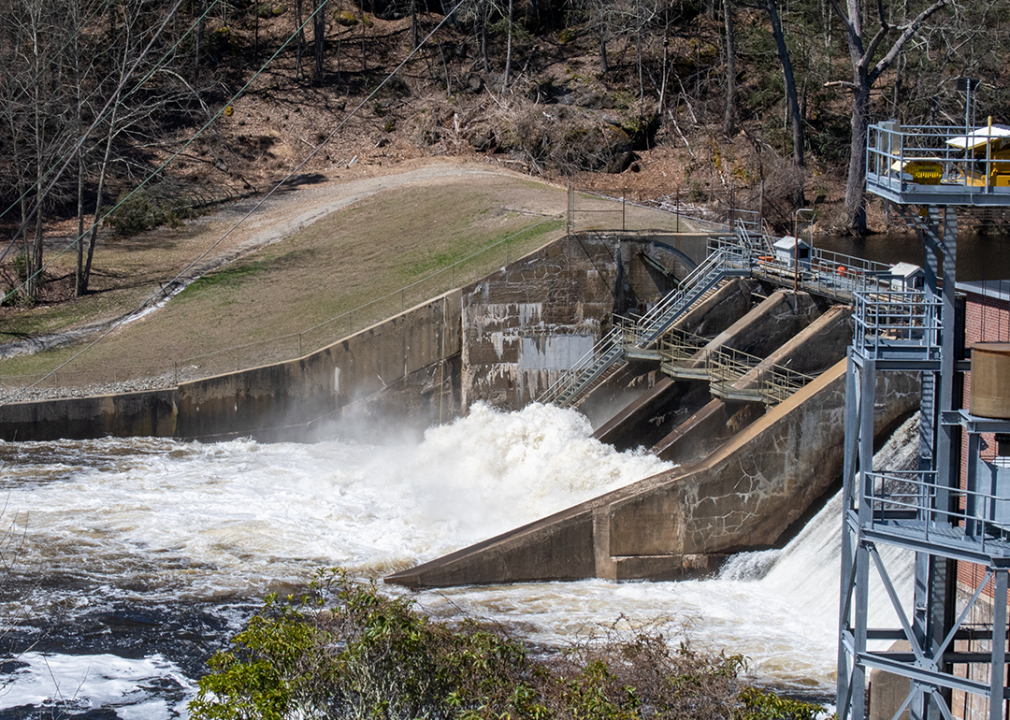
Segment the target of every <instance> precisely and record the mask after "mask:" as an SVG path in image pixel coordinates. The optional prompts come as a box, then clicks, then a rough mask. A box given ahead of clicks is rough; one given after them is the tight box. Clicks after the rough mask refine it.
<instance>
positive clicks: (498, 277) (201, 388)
mask: <svg viewBox="0 0 1010 720" xmlns="http://www.w3.org/2000/svg"><path fill="white" fill-rule="evenodd" d="M622 242H624V243H631V244H639V245H643V246H648V247H652V244H654V243H655V242H663V243H665V244H667V245H669V246H670V247H676V248H678V252H683V254H684V256H685V257H690V258H692V259H693V260H694V261H695V262H697V261H698V260H700V259H701V258H702V257H704V250H705V236H704V235H683V236H680V237H679V238H678V237H676V236H670V235H656V236H652V235H644V236H643V235H638V234H633V233H608V234H601V233H586V234H581V235H573V236H569V237H565V238H562V239H560V240H558V241H555V242H553V243H550V244H549V245H546V246H544V247H543V248H541V249H540V250H537V251H535V252H534V253H532V254H530V255H528V256H526V257H523V258H520V259H519V260H517V261H516V262H514V263H511V264H510V265H508V266H507V267H505V268H503V269H502V270H501V271H499V272H496V273H494V274H492V275H490V276H488V277H487V278H485V279H483V280H481V281H480V282H477V283H474V284H473V285H470V286H468V287H466V288H463V289H462V290H454V291H452V292H449V293H447V294H445V295H443V296H440V297H438V298H435V299H433V300H430V301H428V302H426V303H423V304H421V305H418V306H416V307H414V308H412V309H410V310H408V311H406V312H404V313H402V314H400V315H397V316H396V317H394V318H392V319H390V320H388V321H386V322H383V323H379V324H378V325H375V326H373V327H370V328H366V329H365V330H362V331H361V332H358V333H356V334H354V335H352V336H350V337H348V338H346V339H344V340H341V341H340V342H337V343H334V344H333V345H330V346H329V347H326V348H324V349H322V350H320V351H318V352H315V353H312V354H311V355H307V356H305V357H302V358H299V359H297V360H290V361H288V362H283V363H277V364H275V365H267V366H263V367H258V368H252V369H249V370H243V371H240V372H235V373H228V374H225V375H219V376H215V377H210V378H204V379H201V380H196V381H193V382H187V383H182V384H180V385H179V387H178V388H173V389H168V390H161V391H156V392H144V393H131V394H123V395H115V396H106V397H89V398H70V399H65V400H51V401H41V402H31V403H11V404H7V405H3V406H0V439H3V440H8V441H12V440H53V439H58V438H79V439H83V438H98V437H105V436H109V435H111V436H118V437H130V436H160V437H176V438H180V439H202V440H215V439H222V438H228V437H236V436H243V435H250V436H255V437H257V438H259V439H261V440H306V439H312V437H314V436H315V435H316V434H317V433H319V432H326V429H327V428H328V427H329V423H330V422H339V421H342V420H348V419H353V421H354V423H358V424H360V423H361V422H363V421H366V420H369V419H378V418H380V417H386V418H388V417H395V418H397V419H398V420H399V421H401V422H405V423H408V424H411V425H413V426H418V427H427V426H430V425H432V424H435V423H438V422H443V421H446V420H450V419H452V418H453V417H455V416H456V415H458V414H459V413H460V412H461V411H465V408H466V407H467V405H468V404H469V403H472V402H474V401H475V400H487V401H490V402H493V403H495V404H497V405H500V406H504V407H512V408H516V407H520V406H521V405H522V404H524V403H526V402H528V401H529V400H531V399H532V398H533V397H535V396H536V394H537V393H538V392H539V391H540V390H541V389H543V387H544V386H545V385H544V384H545V383H548V382H551V381H552V380H553V378H555V377H556V376H557V373H558V372H559V371H560V369H561V368H562V367H563V366H564V367H567V365H565V363H567V362H569V361H570V360H574V359H577V358H578V357H581V355H582V354H583V353H584V352H585V351H586V350H588V349H589V348H591V347H592V345H593V344H594V343H595V341H596V340H597V339H598V338H599V334H600V329H601V327H603V326H605V325H606V324H607V323H609V321H610V317H611V313H612V312H613V309H614V307H615V302H616V297H617V295H618V294H620V293H621V292H625V291H626V292H627V293H629V294H630V295H633V296H634V297H636V298H643V299H654V298H655V294H656V293H657V292H658V290H657V288H656V286H655V284H654V283H653V280H652V279H651V278H650V277H649V276H648V275H647V274H636V277H637V279H635V278H630V277H627V278H623V277H622V269H621V265H620V260H619V258H620V254H621V253H620V249H619V248H620V244H621V243H622ZM621 288H624V290H622V289H621ZM464 317H465V321H464ZM464 348H466V350H465V354H464ZM573 355H574V357H573ZM345 429H346V426H345Z"/></svg>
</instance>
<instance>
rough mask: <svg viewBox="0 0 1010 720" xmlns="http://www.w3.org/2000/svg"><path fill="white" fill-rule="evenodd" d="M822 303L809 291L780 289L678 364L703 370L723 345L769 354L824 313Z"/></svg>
mask: <svg viewBox="0 0 1010 720" xmlns="http://www.w3.org/2000/svg"><path fill="white" fill-rule="evenodd" d="M821 306H822V304H821V303H820V302H819V301H817V300H815V299H814V298H813V297H811V296H810V295H808V294H807V293H802V292H801V293H796V294H793V293H791V292H787V291H785V290H777V291H775V292H774V293H772V294H771V295H769V296H768V297H767V298H766V299H765V300H762V301H761V302H760V303H758V305H757V306H756V307H754V308H753V309H752V310H751V311H750V312H748V313H747V314H746V315H744V316H743V317H742V318H740V319H739V320H737V321H736V322H734V323H733V324H732V325H730V326H729V327H728V328H726V329H725V330H723V331H722V332H721V333H719V334H718V335H716V336H715V337H714V338H712V340H711V341H710V342H709V343H708V344H707V345H706V346H705V347H703V348H702V349H701V350H699V351H698V352H697V353H696V354H695V355H694V356H693V357H691V358H690V359H689V360H685V361H684V362H682V363H679V364H678V366H679V368H681V369H683V370H688V371H689V370H699V369H702V368H704V367H705V364H706V362H707V361H708V357H709V356H710V355H711V354H712V353H714V352H716V351H717V350H720V349H722V348H728V349H731V350H740V351H742V352H745V353H747V354H748V355H753V356H755V357H759V358H764V357H767V356H768V355H770V354H771V353H772V352H773V351H775V350H777V349H778V348H779V346H781V345H782V344H783V343H785V342H786V341H787V339H788V338H791V337H793V336H795V335H796V334H797V333H799V332H801V331H802V330H803V328H805V327H806V326H807V325H809V324H810V323H811V322H813V321H814V320H815V319H816V318H817V317H818V316H819V315H820V314H821Z"/></svg>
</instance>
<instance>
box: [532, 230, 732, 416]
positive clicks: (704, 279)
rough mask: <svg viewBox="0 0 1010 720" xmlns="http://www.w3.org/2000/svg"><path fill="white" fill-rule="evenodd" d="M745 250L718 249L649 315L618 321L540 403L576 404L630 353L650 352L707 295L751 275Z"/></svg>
mask: <svg viewBox="0 0 1010 720" xmlns="http://www.w3.org/2000/svg"><path fill="white" fill-rule="evenodd" d="M741 251H742V252H734V251H733V249H732V248H730V247H723V248H720V249H718V250H716V252H714V253H712V254H711V255H709V256H708V257H707V258H706V259H705V261H704V262H703V263H701V264H700V265H699V266H698V267H697V268H695V269H694V271H693V272H692V273H691V274H690V275H688V276H687V277H686V278H684V280H683V282H681V284H680V286H679V287H678V288H677V289H676V290H674V291H673V292H671V293H670V294H668V295H667V296H666V297H665V298H664V299H663V300H662V301H661V302H660V303H659V304H657V305H656V306H655V307H653V308H652V309H651V310H650V311H649V312H648V313H646V314H645V315H643V316H642V317H640V318H638V319H637V320H634V321H629V320H628V319H626V318H617V323H616V327H615V328H614V329H613V330H611V331H610V332H609V333H608V334H607V335H605V336H604V337H603V338H602V339H601V340H600V341H599V342H598V343H597V344H596V345H595V346H594V347H593V349H592V350H591V351H590V352H588V353H586V354H585V355H584V356H583V357H582V358H580V359H579V361H578V362H577V363H576V364H575V365H574V367H572V368H571V369H570V370H568V371H566V372H565V373H564V374H562V375H561V377H560V378H558V380H557V382H555V383H554V384H553V385H551V386H550V387H549V388H547V390H546V391H544V393H543V394H542V395H541V396H540V398H539V400H540V402H543V403H553V404H555V405H559V406H561V407H569V406H571V405H573V404H574V403H575V401H576V400H577V399H578V398H579V397H580V396H581V395H582V393H584V392H585V391H586V390H587V389H589V388H590V387H591V386H592V385H593V384H594V383H595V382H596V381H597V380H598V379H599V378H600V377H602V376H603V375H604V373H606V372H607V370H608V369H610V368H611V367H612V366H613V365H614V364H615V363H617V362H618V361H620V360H622V359H624V357H625V355H626V354H627V355H628V356H634V355H635V351H636V350H646V349H648V348H649V347H650V346H651V345H653V344H655V342H656V341H657V340H658V339H659V338H660V337H661V336H662V334H663V332H664V331H665V330H666V329H667V328H669V327H670V325H672V324H673V323H674V321H675V320H676V319H677V318H678V317H680V316H681V315H683V314H684V312H686V311H687V310H688V309H689V308H690V307H691V306H692V305H694V304H695V303H696V302H698V301H699V300H700V299H702V298H703V297H704V296H705V295H706V294H707V293H709V292H713V291H714V290H715V289H716V287H717V286H718V285H719V283H721V282H722V281H723V280H725V279H726V278H729V277H746V276H747V275H749V274H750V270H749V265H748V262H747V261H746V255H747V252H746V250H743V249H742V248H741ZM741 260H742V262H741ZM657 357H658V355H657Z"/></svg>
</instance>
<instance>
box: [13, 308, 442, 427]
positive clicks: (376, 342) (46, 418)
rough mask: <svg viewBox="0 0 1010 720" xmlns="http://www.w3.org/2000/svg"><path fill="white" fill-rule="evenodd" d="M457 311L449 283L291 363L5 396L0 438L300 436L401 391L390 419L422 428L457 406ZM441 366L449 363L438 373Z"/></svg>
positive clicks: (366, 412)
mask: <svg viewBox="0 0 1010 720" xmlns="http://www.w3.org/2000/svg"><path fill="white" fill-rule="evenodd" d="M459 311H460V292H459V291H458V290H455V291H453V292H450V293H447V294H446V295H443V296H441V297H439V298H436V299H434V300H431V301H429V302H426V303H424V304H422V305H418V306H417V307H414V308H412V309H410V310H408V311H406V312H404V313H402V314H400V315H398V316H396V317H394V318H392V319H390V320H388V321H386V322H383V323H380V324H378V325H374V326H372V327H369V328H366V329H364V330H362V331H361V332H359V333H356V334H354V335H352V336H350V337H348V338H346V339H344V340H341V341H340V342H338V343H335V344H333V345H330V346H329V347H326V348H324V349H322V350H320V351H318V352H315V353H312V354H311V355H307V356H305V357H303V358H299V359H297V360H290V361H288V362H284V363H278V364H275V365H267V366H263V367H258V368H252V369H249V370H243V371H240V372H235V373H228V374H227V375H218V376H215V377H210V378H204V379H202V380H196V381H193V382H187V383H181V384H180V385H179V387H178V388H173V389H169V390H159V391H154V392H145V393H130V394H123V395H108V396H101V397H89V398H68V399H65V400H49V401H43V402H32V403H11V404H8V405H4V406H2V407H0V438H2V439H4V440H8V441H13V440H54V439H58V438H75V439H86V438H99V437H105V436H114V437H132V436H157V437H176V438H180V439H187V440H188V439H200V440H215V439H222V438H228V437H238V436H243V435H250V436H255V437H257V438H260V439H263V440H302V439H307V438H310V437H311V436H312V434H313V432H315V431H320V430H323V429H324V427H323V426H324V425H325V424H326V423H327V422H329V421H338V420H339V419H340V418H341V417H342V416H344V415H345V414H346V413H347V412H348V411H349V410H350V409H352V408H353V409H355V410H361V408H360V405H361V403H362V400H363V399H364V398H371V399H375V398H376V397H377V396H383V395H386V394H388V395H390V396H397V394H398V393H401V391H402V390H404V389H406V390H408V391H409V392H407V393H406V394H409V397H410V400H409V401H405V400H404V398H403V397H400V398H398V400H397V417H399V418H401V419H404V420H412V421H414V422H416V423H418V424H423V425H428V424H431V422H432V421H433V419H434V421H437V420H438V418H439V415H440V413H444V414H445V415H446V416H451V415H454V414H455V413H456V412H458V408H459V393H458V383H457V382H455V381H454V379H455V378H458V357H459V353H460V312H459ZM454 359H456V362H455V364H453V361H454ZM442 363H447V364H448V365H449V370H448V371H445V370H444V369H443V372H441V373H439V372H438V370H439V369H440V368H439V365H440V364H442ZM453 368H456V369H455V370H454V369H453ZM454 372H455V373H456V374H455V375H454V374H453V373H454ZM418 378H420V382H417V381H418ZM414 382H417V384H418V385H421V386H425V385H428V386H429V387H428V392H422V391H418V388H417V385H414V386H413V387H410V386H411V384H412V383H414ZM432 383H435V384H434V386H431V385H432ZM363 414H365V415H367V414H368V411H367V410H365V411H363Z"/></svg>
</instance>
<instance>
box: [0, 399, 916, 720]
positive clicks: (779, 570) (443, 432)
mask: <svg viewBox="0 0 1010 720" xmlns="http://www.w3.org/2000/svg"><path fill="white" fill-rule="evenodd" d="M906 434H907V431H906ZM590 435H591V429H590V428H589V426H588V424H587V423H586V421H585V420H584V419H583V418H582V416H581V415H579V414H577V413H575V412H573V411H565V410H559V409H556V408H552V407H545V406H540V405H533V406H530V407H528V408H526V409H525V410H523V411H521V412H516V413H510V414H503V413H499V412H496V411H493V410H491V409H489V408H487V407H484V406H477V407H475V408H473V409H472V410H471V413H470V415H469V416H468V417H467V418H464V419H461V420H459V421H457V422H455V423H453V424H451V425H446V426H442V427H438V428H433V429H430V430H428V431H427V432H426V433H425V435H424V437H423V438H421V439H413V440H412V439H406V438H405V439H403V440H402V441H399V442H398V441H396V440H395V439H391V438H384V440H385V442H384V443H383V444H381V445H378V444H376V445H369V444H364V443H361V442H349V441H346V440H341V439H333V440H330V441H327V442H320V443H316V444H311V445H304V444H294V443H288V444H285V443H281V444H272V445H266V444H259V443H256V442H254V441H251V440H235V441H231V442H224V443H216V444H200V443H180V442H174V441H171V440H159V439H129V440H116V439H107V440H99V441H88V442H77V441H61V442H47V443H8V444H3V443H0V484H2V485H3V503H4V508H5V509H4V514H3V521H4V527H5V528H7V529H9V533H8V535H7V537H6V542H5V546H4V548H3V550H4V552H3V556H2V557H3V560H4V562H5V563H6V568H7V572H6V578H5V580H4V584H3V586H2V587H3V592H2V595H0V599H2V602H3V605H2V608H3V612H4V615H3V617H4V619H5V622H6V627H5V633H4V641H5V643H6V644H7V645H8V646H9V647H10V648H11V651H10V654H9V655H8V657H7V658H6V659H5V660H4V662H3V663H2V665H0V671H2V673H3V679H4V680H5V681H6V685H7V686H6V688H5V689H3V690H2V691H0V720H5V719H7V718H26V717H38V716H39V715H40V712H45V713H48V714H49V715H61V714H63V715H69V716H79V717H88V718H95V719H97V718H102V719H103V720H107V719H110V718H116V717H120V718H123V719H124V720H133V719H137V720H140V719H147V718H151V719H154V718H170V717H185V716H186V710H185V704H186V702H187V701H188V699H190V698H191V697H192V695H193V693H194V691H195V682H196V679H197V678H198V677H199V676H200V674H201V673H202V672H203V668H204V662H205V660H206V658H207V657H208V656H209V654H211V653H212V652H213V651H214V650H215V649H217V648H219V647H221V646H222V645H223V643H224V642H225V641H226V639H227V638H228V637H229V636H230V635H231V634H232V633H234V632H235V631H236V630H237V629H239V628H240V627H241V626H242V623H243V622H244V620H245V619H246V618H248V616H249V614H250V613H251V612H252V611H253V609H254V608H255V606H256V603H257V601H258V599H259V598H261V597H262V595H263V594H264V593H266V592H268V591H271V590H280V591H285V590H288V591H290V590H294V589H297V588H299V587H302V586H304V584H305V583H306V582H307V581H308V580H309V579H310V578H311V576H312V574H313V572H314V571H315V570H316V569H318V568H321V567H332V566H342V567H344V568H347V569H348V570H350V571H351V572H352V573H355V574H358V575H361V576H366V577H381V576H383V575H385V574H388V573H390V572H392V571H395V570H399V569H403V568H406V567H409V566H411V565H414V564H416V563H419V562H423V561H426V560H430V559H433V558H435V557H437V556H439V555H442V554H444V553H447V552H449V551H452V550H455V549H457V548H460V547H463V546H466V545H468V544H470V543H473V542H475V541H478V540H482V539H484V538H487V537H490V536H492V535H495V534H497V533H500V532H503V531H506V530H509V529H511V528H514V527H516V526H518V525H521V524H524V523H527V522H529V521H532V520H535V519H537V518H540V517H543V516H545V515H547V514H550V513H552V512H555V511H558V510H561V509H563V508H565V507H568V506H570V505H572V504H574V503H577V502H580V501H582V500H585V499H588V498H591V497H594V496H596V495H598V494H600V493H603V492H605V491H608V490H611V489H614V488H617V487H620V486H623V485H626V484H628V483H630V482H633V481H635V480H638V479H640V478H643V477H647V476H649V475H652V474H654V473H656V472H659V471H661V470H663V469H665V468H666V467H669V466H668V465H665V464H663V463H661V462H659V461H658V460H656V459H655V458H653V457H651V456H648V455H643V454H634V453H624V454H619V453H616V452H614V451H613V450H612V449H611V448H609V447H608V446H605V445H601V444H600V443H598V442H596V441H594V440H592V439H591V437H590ZM902 437H904V436H902ZM906 441H907V438H904V439H902V440H901V441H900V442H898V443H897V444H898V446H899V450H900V446H902V445H904V444H907V442H906ZM891 452H895V451H894V450H891ZM838 502H839V500H838V499H837V498H836V499H834V500H832V501H831V502H829V503H828V505H827V506H826V507H825V509H824V510H823V511H822V512H821V513H820V514H819V515H818V516H817V517H816V518H814V519H813V520H812V521H811V522H810V523H808V524H807V526H806V528H805V529H804V531H803V532H802V533H801V534H800V535H799V536H797V537H796V538H795V539H794V540H793V541H792V542H791V543H790V544H789V546H787V547H786V548H785V549H784V550H782V551H768V552H764V553H750V554H746V555H742V556H738V557H737V558H735V559H734V560H733V561H732V562H731V563H730V564H729V566H728V567H727V568H726V569H725V570H724V572H723V574H722V576H720V577H719V578H713V579H709V580H701V581H686V582H676V583H673V582H659V583H620V584H619V583H612V582H605V581H600V580H587V581H582V582H574V583H538V584H528V585H516V586H494V587H476V588H473V587H471V588H459V589H450V590H440V591H437V592H434V591H432V592H422V593H418V594H417V595H416V599H417V601H418V603H419V605H420V607H421V608H422V609H423V610H424V611H425V612H428V613H429V614H432V615H435V616H438V617H445V618H453V617H458V616H460V615H463V614H465V615H471V616H479V617H483V618H492V619H497V620H500V621H501V622H503V623H504V624H506V625H507V626H509V627H511V628H513V629H514V630H515V631H516V632H517V633H518V634H519V635H520V636H522V637H525V638H528V639H529V640H530V641H533V642H537V643H544V644H560V643H564V642H565V641H566V640H569V639H572V638H574V637H576V636H579V637H584V636H585V635H587V634H589V633H592V632H594V631H599V630H600V629H601V628H605V627H607V626H608V625H609V624H612V623H614V622H617V621H618V619H620V620H619V622H620V623H621V624H622V625H624V626H626V627H635V626H638V625H648V624H649V623H652V622H656V621H659V620H662V619H672V620H673V621H674V623H675V624H676V626H677V627H680V628H683V629H684V632H685V633H688V634H689V635H690V637H691V638H692V641H693V642H694V643H696V644H699V645H702V646H706V647H710V648H726V649H727V650H728V651H729V652H733V653H743V654H745V655H746V656H747V657H748V658H750V662H749V668H750V673H751V674H752V675H753V676H754V677H755V678H756V680H757V681H758V682H760V683H762V684H765V685H770V686H773V687H777V688H780V689H784V690H788V691H792V692H794V693H800V694H804V695H807V696H810V697H815V698H820V699H829V698H830V695H831V694H832V692H833V682H834V671H835V661H836V649H835V648H836V643H835V627H836V625H837V612H838V611H837V595H838V562H839V561H838V556H839V549H838V548H839V535H840V529H839V527H840V526H839V516H840V510H839V506H838ZM900 582H901V583H908V582H910V577H909V576H908V574H906V576H905V577H904V578H902V580H901V581H900ZM389 591H390V592H395V593H399V592H402V590H399V589H396V588H389ZM40 708H44V710H40ZM96 708H101V710H97V711H96V710H95V709H96ZM96 713H97V714H96ZM49 715H47V716H49Z"/></svg>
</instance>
